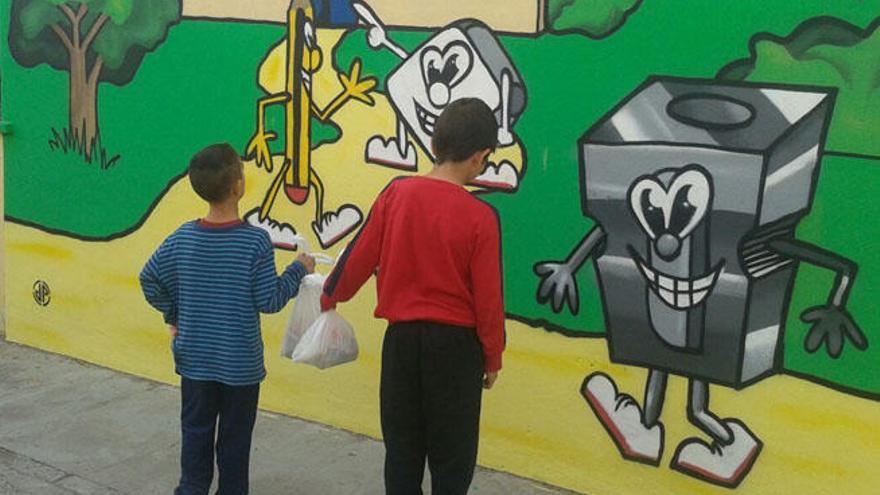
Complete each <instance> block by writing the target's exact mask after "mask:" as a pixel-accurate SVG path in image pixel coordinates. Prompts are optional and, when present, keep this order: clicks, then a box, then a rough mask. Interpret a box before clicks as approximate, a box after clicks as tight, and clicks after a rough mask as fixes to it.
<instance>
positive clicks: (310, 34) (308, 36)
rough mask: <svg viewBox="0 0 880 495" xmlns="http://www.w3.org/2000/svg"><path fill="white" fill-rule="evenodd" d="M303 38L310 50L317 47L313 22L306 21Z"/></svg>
mask: <svg viewBox="0 0 880 495" xmlns="http://www.w3.org/2000/svg"><path fill="white" fill-rule="evenodd" d="M303 38H304V39H305V42H306V46H307V47H309V49H311V48H314V47H315V26H314V25H313V24H312V22H311V21H306V23H305V25H303Z"/></svg>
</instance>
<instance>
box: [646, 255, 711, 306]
mask: <svg viewBox="0 0 880 495" xmlns="http://www.w3.org/2000/svg"><path fill="white" fill-rule="evenodd" d="M629 251H630V256H632V259H633V260H634V261H635V262H636V265H637V266H638V267H639V272H640V273H641V274H642V276H643V277H644V278H645V280H646V281H647V282H648V286H649V287H650V288H651V290H652V291H653V292H654V294H656V295H657V296H658V297H659V298H660V299H661V300H662V301H663V302H664V303H666V305H667V306H670V307H672V308H674V309H679V310H683V309H690V308H693V307H694V306H697V305H699V304H701V303H702V302H703V301H705V300H706V297H708V296H709V294H710V293H711V292H712V289H714V288H715V283H716V282H717V281H718V277H720V276H721V273H722V272H723V270H724V265H725V261H724V260H721V261H720V262H719V263H718V264H717V265H715V268H713V269H712V270H711V271H710V272H709V273H708V274H706V275H703V276H700V277H697V278H691V279H686V278H678V277H674V276H671V275H668V274H665V273H662V272H660V271H659V270H655V269H653V268H651V266H649V265H648V263H647V262H645V260H644V259H642V257H641V256H639V254H638V253H636V251H635V249H633V248H632V246H629Z"/></svg>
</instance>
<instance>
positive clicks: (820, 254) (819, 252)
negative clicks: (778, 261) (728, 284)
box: [769, 239, 868, 358]
mask: <svg viewBox="0 0 880 495" xmlns="http://www.w3.org/2000/svg"><path fill="white" fill-rule="evenodd" d="M769 247H770V249H772V250H774V251H776V252H777V253H779V254H781V255H783V256H787V257H789V258H792V259H795V260H798V261H805V262H807V263H810V264H813V265H816V266H820V267H822V268H825V269H828V270H831V271H833V272H835V273H836V274H837V278H836V279H835V281H834V287H833V288H832V290H831V293H830V294H829V296H828V302H827V303H826V304H825V305H824V306H814V307H812V308H809V309H807V310H806V311H804V312H803V313H801V320H803V321H804V322H805V323H812V324H813V326H812V328H811V329H810V331H809V333H808V334H807V338H806V340H805V341H804V347H806V349H807V351H808V352H816V351H817V350H818V349H819V348H820V347H822V343H823V342H824V343H825V345H826V348H827V350H828V354H829V355H830V356H831V357H833V358H837V357H838V356H840V353H841V351H842V350H843V343H844V339H845V338H847V339H849V340H850V341H851V342H852V343H853V345H855V346H856V348H857V349H860V350H865V349H867V348H868V340H867V339H866V338H865V334H864V333H862V331H861V329H859V326H858V325H857V324H856V322H855V320H854V319H853V317H852V315H850V314H849V312H848V311H847V310H846V302H847V300H848V299H849V293H850V290H851V289H852V286H853V283H854V282H855V278H856V273H857V272H858V267H857V266H856V264H855V263H853V262H852V260H849V259H847V258H844V257H843V256H840V255H838V254H835V253H832V252H830V251H827V250H825V249H822V248H820V247H818V246H814V245H812V244H809V243H807V242H803V241H798V240H795V239H782V240H775V241H771V242H770V243H769Z"/></svg>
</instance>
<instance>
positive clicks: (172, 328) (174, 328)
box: [168, 325, 177, 338]
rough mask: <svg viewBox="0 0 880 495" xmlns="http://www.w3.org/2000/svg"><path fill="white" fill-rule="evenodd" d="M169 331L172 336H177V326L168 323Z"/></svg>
mask: <svg viewBox="0 0 880 495" xmlns="http://www.w3.org/2000/svg"><path fill="white" fill-rule="evenodd" d="M168 333H170V334H171V338H174V337H177V326H176V325H168Z"/></svg>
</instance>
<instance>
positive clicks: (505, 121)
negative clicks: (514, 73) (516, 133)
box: [498, 70, 513, 146]
mask: <svg viewBox="0 0 880 495" xmlns="http://www.w3.org/2000/svg"><path fill="white" fill-rule="evenodd" d="M510 127H511V122H510V72H508V71H506V70H505V71H504V72H502V73H501V126H500V127H498V144H499V145H501V146H510V145H511V144H513V133H512V132H510Z"/></svg>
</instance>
